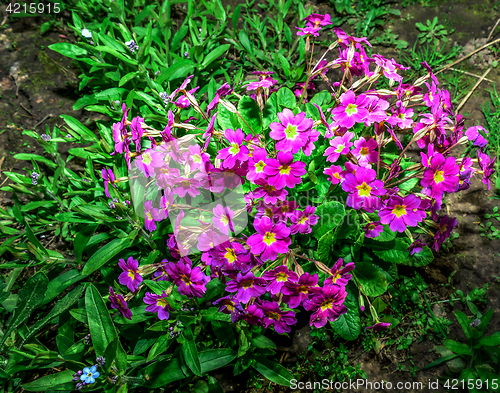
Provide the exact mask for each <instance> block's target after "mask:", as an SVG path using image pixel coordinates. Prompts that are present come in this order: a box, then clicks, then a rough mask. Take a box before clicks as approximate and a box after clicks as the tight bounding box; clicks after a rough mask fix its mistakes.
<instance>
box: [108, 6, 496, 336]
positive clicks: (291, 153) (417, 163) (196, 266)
mask: <svg viewBox="0 0 500 393" xmlns="http://www.w3.org/2000/svg"><path fill="white" fill-rule="evenodd" d="M329 20H330V18H329V16H328V15H317V14H313V15H311V16H309V17H307V18H306V22H307V26H306V27H305V28H300V29H299V31H298V32H297V34H298V35H299V36H304V37H305V40H306V44H305V50H306V51H311V56H312V47H313V46H312V45H311V43H310V40H311V37H313V36H317V35H318V32H319V30H320V29H321V27H322V26H323V25H326V24H329V23H330V22H329ZM334 31H335V34H336V35H337V37H338V38H337V40H336V41H335V42H334V43H333V44H332V45H331V46H330V47H329V48H328V50H327V51H326V52H325V54H324V55H323V57H322V59H321V60H320V61H319V62H318V63H317V64H316V65H313V64H312V63H310V64H309V67H308V69H309V72H308V77H307V81H306V82H305V84H304V87H303V90H302V93H301V94H300V95H299V102H298V103H297V101H296V99H295V96H294V94H293V93H292V92H291V91H290V90H288V89H286V88H281V89H279V90H278V91H277V92H275V93H272V94H271V93H270V91H271V89H272V88H273V86H274V85H275V84H276V81H275V80H274V79H272V75H271V74H272V73H271V72H255V73H254V74H256V75H258V77H259V79H258V80H256V81H253V82H250V83H249V84H248V85H247V86H246V90H247V91H252V92H253V94H252V95H250V96H247V95H243V94H238V93H236V92H234V90H233V88H231V87H230V86H229V85H228V84H227V83H225V84H223V85H222V86H221V87H220V88H219V89H218V90H217V92H216V94H215V96H214V98H213V99H212V100H211V101H210V102H207V103H200V102H199V101H198V99H199V98H198V99H197V98H196V97H195V96H194V94H195V91H196V87H195V88H188V85H189V83H190V81H191V77H189V78H187V79H186V80H185V81H184V82H183V83H182V85H181V86H180V87H179V88H178V89H176V90H175V91H173V92H172V93H170V94H169V95H168V99H166V100H165V101H166V102H167V110H168V116H167V118H168V123H167V125H166V126H165V128H164V129H163V130H157V129H154V128H153V127H151V126H149V125H148V124H146V122H145V121H144V119H143V118H141V117H140V116H137V117H134V118H133V119H132V120H129V118H128V110H127V109H126V107H125V106H124V112H123V118H122V120H121V122H119V123H115V124H114V126H113V138H114V141H115V150H114V153H113V154H115V157H116V161H117V163H119V162H120V160H121V159H122V158H123V159H124V160H125V163H126V165H127V167H128V170H129V176H128V177H125V178H121V179H118V178H116V177H115V175H114V174H113V171H112V170H111V169H109V168H105V169H103V170H102V177H103V179H104V182H105V188H106V193H107V196H108V197H110V198H115V197H116V198H119V199H127V198H128V195H123V194H120V193H119V192H118V189H116V188H111V186H114V185H115V183H116V182H121V181H130V189H131V192H132V199H133V204H134V207H135V209H136V210H137V211H139V213H140V215H142V216H143V217H144V222H145V224H144V227H145V230H146V231H147V232H146V231H145V233H144V236H146V237H147V238H148V239H150V240H155V241H156V240H157V239H159V238H162V239H164V240H166V247H167V248H168V251H169V254H170V256H168V258H165V259H162V260H161V261H160V262H156V263H151V264H147V265H140V264H139V263H138V261H137V260H136V259H134V258H133V257H130V258H129V259H128V260H127V261H125V260H120V263H119V266H120V268H121V269H122V271H123V273H121V275H120V277H119V282H120V284H122V285H126V286H127V288H128V289H129V290H130V294H129V295H127V296H126V298H127V299H130V300H132V299H134V301H135V298H136V297H137V296H139V294H142V291H141V288H143V280H144V278H145V277H146V276H151V279H152V280H153V281H154V282H155V285H156V286H155V288H156V289H157V292H156V294H154V293H150V292H146V293H145V294H143V295H140V296H144V299H143V301H144V302H145V303H146V304H148V308H147V309H146V310H147V311H149V312H157V313H158V316H159V318H160V319H167V318H169V317H170V314H171V313H172V312H173V311H174V310H173V308H172V303H173V302H174V300H173V298H172V293H173V292H174V291H175V292H178V293H179V294H180V295H183V296H186V297H188V298H196V297H197V298H201V299H202V298H203V296H204V294H205V293H206V291H207V284H208V283H209V282H210V281H211V280H218V282H219V283H220V284H221V285H222V287H223V293H222V295H224V296H221V297H219V298H218V299H217V300H216V301H215V302H214V304H215V305H217V306H218V307H219V311H220V312H222V313H226V314H230V315H231V319H232V321H233V322H234V323H237V322H239V321H245V322H246V323H248V324H254V325H260V326H264V327H266V328H269V327H273V328H274V329H275V330H276V331H277V332H278V333H287V332H290V329H291V326H292V325H294V324H295V323H296V322H297V318H296V312H297V311H298V308H299V307H301V306H302V307H303V308H304V309H305V310H307V311H310V312H311V316H310V324H311V326H315V327H322V326H324V325H325V324H326V323H327V322H328V321H330V322H332V323H334V322H335V321H338V320H339V317H341V316H343V315H344V314H346V313H347V312H348V307H347V306H346V304H348V305H351V306H352V305H356V297H355V296H354V298H353V296H350V300H349V301H348V302H346V299H347V298H348V294H349V293H351V295H352V293H353V292H354V291H355V289H354V288H355V287H356V286H357V287H358V290H359V294H360V299H363V296H365V297H366V299H367V300H368V302H370V300H369V298H370V297H373V296H377V295H380V294H381V293H383V292H384V291H385V290H386V288H387V281H388V280H390V279H391V275H395V273H394V265H393V264H394V263H403V264H409V265H414V266H418V265H422V264H426V263H428V262H430V260H432V254H431V253H430V250H429V248H428V246H427V244H426V240H425V237H426V236H427V237H428V239H429V241H430V242H431V246H432V248H433V249H434V250H436V251H437V250H438V249H439V247H440V246H441V244H443V242H444V241H445V240H446V239H447V238H448V237H449V236H450V233H451V231H452V229H453V228H454V227H455V226H456V224H457V221H456V219H454V218H451V217H448V216H447V215H444V216H439V214H438V213H439V211H440V208H441V206H442V202H443V198H444V196H445V194H446V193H453V192H457V191H461V190H465V189H467V188H468V187H469V186H470V182H471V179H472V176H473V175H474V174H476V175H480V176H482V180H483V182H484V183H485V184H487V185H488V187H489V182H490V180H489V179H490V177H491V175H492V173H493V165H494V160H491V159H490V157H489V156H487V155H486V154H485V153H483V148H484V143H483V141H484V138H483V137H482V136H481V132H480V128H478V127H473V128H471V129H469V130H468V131H467V132H465V133H464V120H463V117H462V115H460V114H455V113H454V111H453V106H452V104H451V101H450V95H449V93H448V91H446V90H441V89H439V88H438V85H439V82H438V80H437V78H436V77H435V76H434V74H433V72H432V70H431V69H430V68H429V67H428V66H427V65H426V64H424V66H425V67H426V68H427V71H428V72H427V74H426V75H425V76H423V77H421V78H420V79H418V80H417V81H415V83H414V84H411V85H405V84H402V77H401V75H400V73H399V72H400V71H404V70H406V69H407V68H406V67H403V66H402V65H400V64H397V63H396V62H395V61H394V60H393V59H392V60H388V59H385V58H384V57H383V56H381V55H377V54H376V55H374V56H373V58H370V57H368V56H367V54H366V52H365V51H364V46H366V45H370V44H369V42H368V41H367V40H366V38H355V37H351V36H349V35H347V34H346V33H345V32H343V31H342V30H340V29H334ZM335 48H338V53H339V57H337V58H335V59H333V60H331V61H327V60H325V59H326V57H327V55H328V54H330V53H332V51H333V50H334V49H335ZM373 66H374V67H373ZM334 69H341V70H342V72H343V74H342V78H341V80H339V81H337V82H334V83H331V82H330V80H329V78H328V77H327V76H326V73H327V72H328V71H331V70H334ZM316 76H320V77H321V78H322V79H323V80H324V81H326V82H327V83H328V85H329V88H330V89H331V93H327V92H325V93H323V94H320V95H317V96H315V97H314V98H313V99H312V100H311V102H310V103H307V104H304V102H305V98H306V93H307V89H306V86H307V83H308V82H309V80H310V79H311V78H314V77H316ZM383 78H386V79H388V80H389V86H391V87H390V88H389V89H378V90H377V89H374V88H373V87H374V85H375V84H376V83H377V82H379V81H380V80H381V79H383ZM424 85H425V87H426V89H425V90H424ZM161 93H162V94H163V97H167V93H165V92H161ZM232 97H237V98H239V102H238V105H237V106H235V105H234V104H233V103H232V102H231V98H232ZM200 98H201V97H200ZM186 108H191V109H193V110H194V111H195V112H196V113H197V115H198V118H199V120H201V123H200V122H198V123H197V124H198V125H196V126H195V125H192V124H191V123H190V121H191V120H192V119H191V118H190V119H187V120H188V121H189V122H188V121H182V120H181V119H182V116H183V111H184V110H185V109H186ZM203 123H205V125H203ZM469 142H471V143H472V145H475V146H477V147H479V149H478V150H477V157H476V158H472V157H455V156H452V155H451V154H452V149H453V148H454V147H456V146H458V145H463V144H467V143H469ZM409 149H410V150H411V151H415V150H418V155H416V154H413V155H412V157H413V158H410V157H408V156H409V155H408V156H407V155H406V154H405V153H407V152H408V153H409V152H410V150H409ZM415 157H417V158H415ZM474 163H475V164H477V165H478V168H475V167H474V166H473V164H474ZM313 189H314V191H313V192H309V191H311V190H313ZM111 191H113V192H114V193H113V195H111ZM339 200H342V201H345V206H344V204H343V203H341V202H339ZM346 208H347V209H349V210H348V211H346ZM349 219H350V220H351V222H347V221H349ZM339 228H344V229H345V230H346V231H347V232H351V233H352V234H354V238H355V241H354V242H351V241H350V240H349V241H347V242H346V244H347V245H348V247H347V248H346V247H345V245H344V244H342V238H343V237H344V239H347V238H348V236H346V234H345V233H341V232H342V231H341V230H339ZM403 234H404V235H403ZM165 235H166V237H165ZM313 237H314V238H316V239H315V240H314V241H313ZM364 241H367V243H366V244H365V245H367V246H370V244H377V247H375V248H374V249H373V250H372V251H371V253H370V252H369V251H367V250H362V249H363V248H365V247H363V245H364ZM370 241H371V243H370ZM350 242H351V243H353V244H352V245H351V246H349V243H350ZM384 243H387V244H384ZM387 246H388V247H387ZM361 250H362V251H361ZM360 257H364V258H360ZM356 261H363V262H356ZM314 267H315V268H316V269H317V270H318V271H316V272H315V271H314ZM351 280H353V281H352V283H351ZM348 287H349V288H350V289H348ZM111 291H113V290H112V289H111ZM116 296H117V295H115V294H114V292H112V295H111V299H112V301H113V304H114V306H113V307H115V308H117V309H118V310H119V311H120V312H121V313H122V314H123V315H124V316H125V317H127V318H132V316H131V313H130V310H129V309H128V308H127V303H126V302H125V301H119V300H117V298H116ZM113 299H114V300H113ZM353 299H354V300H353ZM361 301H362V300H361ZM374 310H375V309H374V307H372V306H371V304H370V311H371V312H372V316H373V318H374V322H375V325H374V326H371V327H368V328H373V329H374V330H376V331H377V330H380V329H382V328H384V327H388V326H390V325H391V323H390V322H381V321H380V320H379V318H378V316H377V314H376V312H375V311H374ZM353 312H354V311H353ZM358 319H359V317H358ZM334 326H338V327H339V329H340V330H341V329H342V328H341V327H340V325H334Z"/></svg>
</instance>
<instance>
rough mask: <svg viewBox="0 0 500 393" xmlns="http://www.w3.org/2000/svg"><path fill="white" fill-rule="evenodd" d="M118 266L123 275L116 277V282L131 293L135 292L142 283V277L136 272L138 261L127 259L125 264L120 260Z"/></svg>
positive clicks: (131, 258)
mask: <svg viewBox="0 0 500 393" xmlns="http://www.w3.org/2000/svg"><path fill="white" fill-rule="evenodd" d="M118 266H120V268H121V269H122V270H123V273H121V274H120V275H119V276H118V282H119V283H120V284H121V285H126V286H127V288H128V289H129V290H130V291H131V292H135V291H136V290H137V288H139V285H140V284H141V282H142V276H141V275H140V274H139V273H138V272H137V270H138V269H139V261H137V260H136V259H134V258H133V257H128V259H127V262H125V260H124V259H120V261H119V262H118Z"/></svg>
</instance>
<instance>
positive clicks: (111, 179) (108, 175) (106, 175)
mask: <svg viewBox="0 0 500 393" xmlns="http://www.w3.org/2000/svg"><path fill="white" fill-rule="evenodd" d="M101 176H102V178H103V180H104V194H106V196H107V197H108V198H111V195H110V194H109V189H108V185H109V184H111V185H112V186H113V187H114V188H116V186H115V180H116V178H115V174H114V173H113V170H112V169H108V168H102V170H101Z"/></svg>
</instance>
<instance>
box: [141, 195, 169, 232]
mask: <svg viewBox="0 0 500 393" xmlns="http://www.w3.org/2000/svg"><path fill="white" fill-rule="evenodd" d="M164 212H165V211H164V210H159V209H158V208H156V207H153V201H146V202H144V220H145V222H144V226H145V227H146V229H147V230H148V231H149V232H153V231H154V230H156V224H155V222H156V221H161V220H163V219H164V218H165V216H164Z"/></svg>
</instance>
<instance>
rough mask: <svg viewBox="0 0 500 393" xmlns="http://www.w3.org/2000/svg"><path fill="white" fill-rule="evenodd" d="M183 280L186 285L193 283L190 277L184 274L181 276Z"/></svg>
mask: <svg viewBox="0 0 500 393" xmlns="http://www.w3.org/2000/svg"><path fill="white" fill-rule="evenodd" d="M181 280H182V281H184V283H185V284H186V285H191V284H192V281H191V280H190V279H189V277H187V276H185V275H184V274H183V275H182V276H181Z"/></svg>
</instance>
